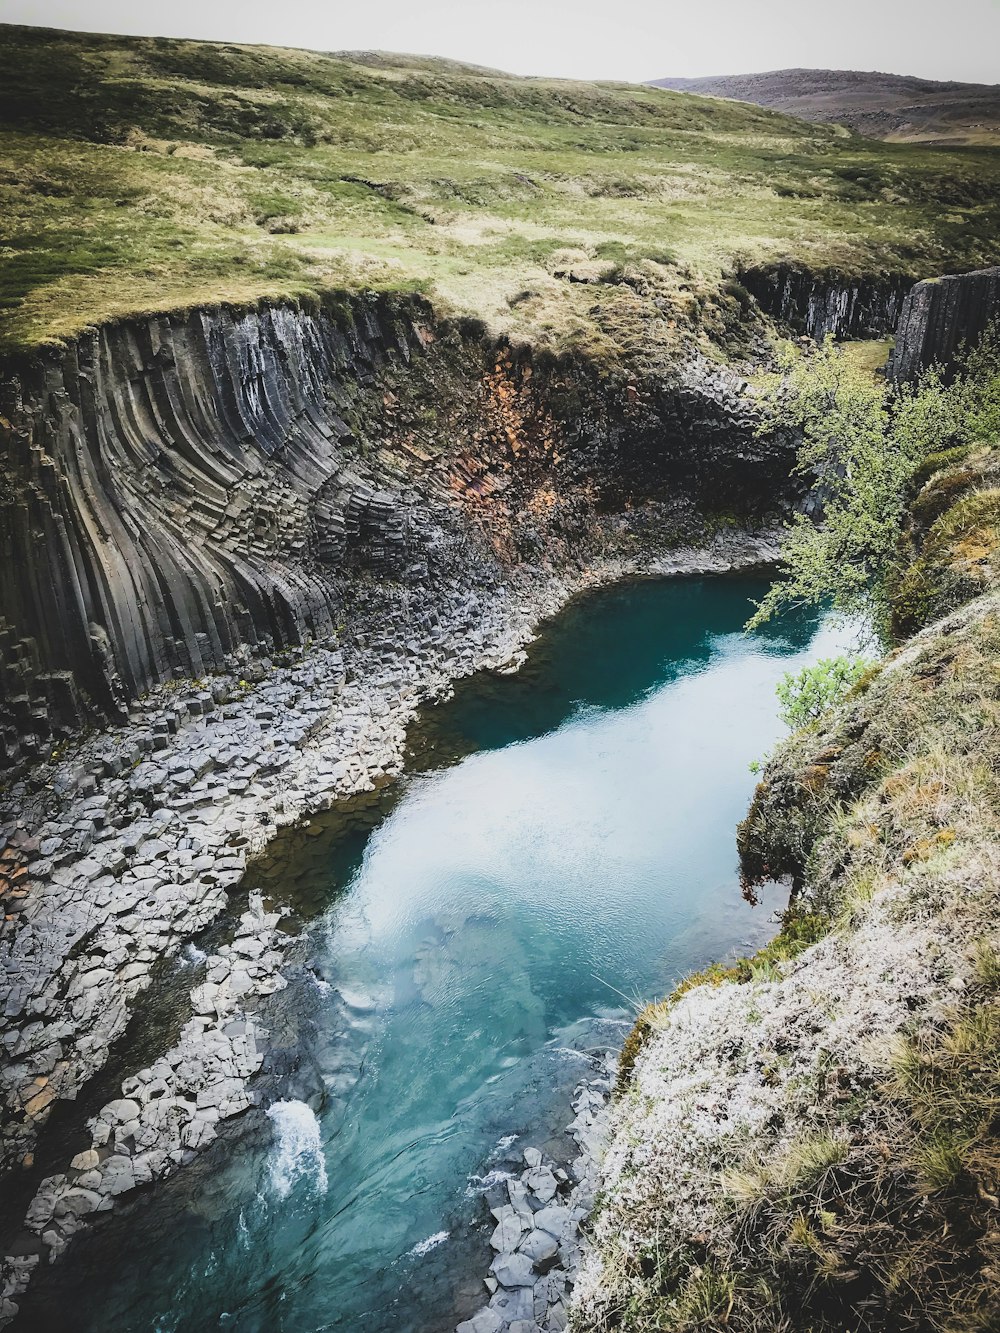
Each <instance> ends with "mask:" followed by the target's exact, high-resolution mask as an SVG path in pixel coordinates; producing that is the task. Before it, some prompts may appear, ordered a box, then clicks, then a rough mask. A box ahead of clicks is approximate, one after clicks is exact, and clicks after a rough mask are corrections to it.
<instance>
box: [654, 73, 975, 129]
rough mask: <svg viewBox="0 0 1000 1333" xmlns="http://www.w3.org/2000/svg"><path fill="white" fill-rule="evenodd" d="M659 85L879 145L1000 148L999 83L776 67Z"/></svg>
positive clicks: (657, 84)
mask: <svg viewBox="0 0 1000 1333" xmlns="http://www.w3.org/2000/svg"><path fill="white" fill-rule="evenodd" d="M652 86H653V87H655V88H673V89H675V90H676V91H678V92H688V93H701V94H703V95H706V96H709V97H729V98H735V99H736V100H737V101H740V102H753V103H756V104H757V105H758V106H769V107H773V108H774V109H775V110H777V111H783V112H785V113H786V114H787V115H790V116H801V117H802V118H803V119H804V120H814V121H819V122H822V123H825V124H830V123H834V122H835V123H838V124H841V125H847V126H848V127H849V128H850V129H852V130H854V131H856V132H857V133H858V134H865V135H869V136H871V137H872V138H875V139H892V140H898V141H900V142H909V143H920V142H923V143H939V144H948V145H951V146H954V145H957V144H978V145H980V146H987V147H993V148H1000V84H984V83H942V82H939V81H938V80H935V79H917V78H913V77H910V76H908V75H903V74H879V73H874V72H872V73H862V72H861V71H859V70H853V69H776V70H772V71H770V72H769V73H767V74H731V75H721V76H719V77H716V78H707V79H654V80H653V83H652Z"/></svg>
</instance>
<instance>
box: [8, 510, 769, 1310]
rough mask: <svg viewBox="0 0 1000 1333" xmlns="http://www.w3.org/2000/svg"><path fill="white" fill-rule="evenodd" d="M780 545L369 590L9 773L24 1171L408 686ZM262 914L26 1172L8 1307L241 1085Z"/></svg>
mask: <svg viewBox="0 0 1000 1333" xmlns="http://www.w3.org/2000/svg"><path fill="white" fill-rule="evenodd" d="M651 517H652V515H648V516H645V517H644V516H643V515H642V513H639V514H637V515H636V516H635V518H636V521H637V522H638V523H640V524H644V523H646V522H648V521H649V519H650V518H651ZM775 554H776V539H775V536H774V535H773V534H769V533H758V534H729V535H726V536H720V537H717V538H716V539H715V540H714V541H713V542H711V543H710V544H709V545H708V546H707V547H706V548H705V549H702V550H674V551H672V552H666V553H664V554H662V555H660V556H659V557H656V556H652V555H649V556H646V557H643V558H641V559H640V558H624V557H617V558H609V559H607V560H605V561H603V562H596V563H595V564H593V565H592V566H590V567H587V568H583V569H581V568H577V569H575V570H572V571H568V572H566V573H563V574H558V575H557V574H544V573H540V572H537V571H534V572H532V573H531V574H528V573H523V574H521V575H520V576H518V577H516V578H512V579H511V580H510V581H509V582H507V583H504V584H500V585H499V586H497V587H495V588H494V589H492V590H485V589H484V590H481V591H480V592H478V593H477V592H470V591H469V590H468V588H467V587H464V586H462V585H459V584H456V585H455V586H453V587H451V588H440V589H437V590H436V591H435V592H434V593H431V592H429V591H428V592H427V593H425V596H424V598H423V599H418V598H417V596H415V595H414V594H412V593H409V592H406V593H404V594H402V595H401V600H400V602H398V603H393V602H387V601H386V600H385V598H384V596H383V598H382V599H381V600H379V599H378V598H376V597H374V596H373V598H372V601H371V604H370V605H369V606H368V608H367V609H366V610H365V609H361V608H359V611H358V613H357V615H356V617H355V620H354V623H353V624H352V625H351V626H350V627H349V629H348V628H346V627H345V631H344V633H343V634H342V636H341V640H340V642H339V643H338V644H337V645H336V646H333V645H330V646H318V645H317V646H314V647H313V648H312V649H310V650H309V651H307V652H302V653H296V654H294V655H292V656H291V657H290V658H289V659H287V660H285V661H280V662H279V661H273V660H272V661H271V662H270V663H269V664H268V663H264V662H256V663H253V664H251V663H250V662H249V661H248V662H247V664H246V665H245V666H244V667H243V668H242V670H243V672H244V673H245V674H243V675H242V676H238V675H236V674H234V673H228V674H225V675H219V676H217V677H213V678H211V679H210V680H206V681H204V682H201V683H200V684H199V685H197V686H190V687H182V688H180V689H166V690H160V691H156V692H154V693H153V695H151V696H150V697H149V698H148V699H147V700H145V701H143V702H142V703H141V704H139V705H137V707H136V708H135V709H134V720H133V721H131V722H130V723H129V724H128V725H126V726H124V727H120V728H116V729H114V730H112V731H110V732H106V733H102V734H100V735H98V736H96V737H94V738H93V739H91V740H89V741H87V742H85V743H83V744H82V745H80V746H79V747H77V748H76V749H74V750H73V751H72V753H71V754H69V755H67V756H66V757H64V758H63V759H62V760H61V761H59V762H58V763H56V764H53V765H49V766H47V767H44V768H39V769H37V770H35V772H34V773H33V775H32V778H31V780H30V781H29V780H23V781H21V782H19V783H17V784H15V785H14V786H13V787H12V788H11V789H9V791H8V792H7V793H6V795H5V797H4V801H3V804H2V806H0V827H2V828H3V830H4V838H5V848H4V857H5V859H4V862H3V864H4V866H5V875H6V877H7V878H6V883H7V886H8V887H7V897H6V900H5V906H6V907H7V909H8V910H7V916H8V919H7V921H6V923H5V937H4V941H3V948H4V961H5V964H6V967H7V970H8V974H9V975H10V976H12V977H13V979H14V981H15V983H16V985H15V986H14V987H12V988H11V999H10V1000H9V1002H8V1014H7V1018H6V1022H7V1029H6V1034H5V1042H6V1048H7V1050H8V1052H9V1059H8V1061H7V1063H6V1065H5V1069H4V1075H3V1078H4V1083H3V1095H4V1101H5V1108H6V1110H5V1120H4V1150H5V1160H6V1162H7V1163H8V1164H9V1166H16V1164H17V1163H18V1162H20V1163H21V1169H22V1170H23V1169H27V1170H31V1169H32V1167H33V1158H32V1151H33V1146H34V1142H35V1139H36V1137H37V1135H38V1134H39V1132H40V1131H42V1129H43V1127H44V1124H45V1122H46V1120H47V1118H48V1116H49V1114H50V1112H51V1108H52V1107H53V1106H54V1104H55V1103H56V1101H57V1099H65V1098H70V1099H72V1098H74V1097H75V1096H76V1095H77V1094H78V1093H79V1092H80V1090H81V1089H82V1088H83V1087H84V1085H85V1084H86V1081H87V1080H88V1078H90V1077H91V1076H92V1075H93V1074H94V1072H95V1071H96V1070H97V1069H99V1068H100V1067H101V1065H102V1064H103V1063H104V1061H105V1060H106V1059H107V1057H108V1053H109V1051H110V1050H111V1047H112V1045H113V1043H114V1042H115V1041H116V1040H117V1039H118V1038H119V1037H120V1036H121V1034H122V1033H123V1032H124V1030H125V1028H126V1026H127V1024H128V1022H129V1019H130V1017H131V1015H132V1014H133V1013H134V1012H135V1010H136V1008H137V1005H138V1004H140V1003H141V994H142V992H143V990H144V989H145V988H146V987H147V986H148V985H149V983H150V979H151V974H152V967H153V964H154V962H155V961H157V960H158V959H163V958H164V957H167V956H169V955H170V954H172V953H176V951H177V950H178V949H179V948H180V947H181V946H182V944H183V943H184V942H185V941H186V940H188V939H190V938H191V937H192V936H193V935H196V934H197V932H198V931H200V930H201V929H203V928H204V927H205V926H206V925H207V924H208V923H209V922H210V921H212V920H214V919H216V918H218V917H219V916H220V914H222V913H224V912H225V911H226V910H227V906H228V903H229V901H230V899H229V894H230V893H231V892H232V891H233V890H234V889H236V887H237V886H238V884H239V881H240V879H241V877H242V873H243V868H244V866H245V865H246V862H247V858H248V857H249V856H252V855H253V854H255V853H256V852H259V851H260V850H261V849H262V848H263V847H264V846H265V845H266V844H267V842H268V841H269V839H270V838H271V837H272V836H273V835H274V833H275V832H276V830H277V829H278V828H279V827H281V826H283V825H287V824H289V823H291V822H293V821H295V820H299V819H301V818H302V817H303V816H305V815H307V814H308V813H310V812H311V811H315V810H319V809H323V808H328V807H329V806H330V805H331V804H332V803H333V802H334V801H336V800H338V799H340V798H341V797H343V796H346V795H350V794H352V793H356V792H360V791H365V790H370V789H372V788H374V787H375V786H377V785H379V784H381V783H382V782H385V781H386V780H388V779H389V778H391V777H392V776H393V775H394V774H395V773H397V772H398V771H399V769H400V767H401V763H402V755H403V745H404V740H405V729H406V724H407V722H408V721H409V719H410V718H411V717H412V716H413V713H414V710H415V709H416V707H417V706H418V704H419V703H420V702H421V701H423V700H425V699H427V698H430V697H437V696H440V695H442V694H443V693H444V692H446V691H447V689H448V688H449V683H450V681H452V680H454V679H455V678H457V677H458V676H461V675H464V674H468V673H469V672H471V671H474V670H478V669H483V668H495V667H499V666H503V665H505V664H510V663H512V662H514V663H516V660H517V655H518V654H519V653H520V652H521V650H522V649H523V647H524V645H525V644H526V643H527V642H528V641H529V640H530V638H531V637H532V634H533V630H534V626H535V625H536V624H537V622H538V621H539V620H540V619H541V618H543V617H545V616H546V615H549V614H551V613H552V612H554V611H555V610H556V609H558V607H559V606H561V605H562V604H563V603H564V602H565V601H566V599H567V598H568V597H570V596H572V595H573V594H574V593H575V592H576V591H578V590H580V589H582V588H585V587H588V586H593V585H594V584H597V583H600V582H605V581H608V580H611V579H614V578H619V577H623V576H625V575H628V574H630V573H636V572H644V573H650V574H666V573H685V572H701V571H709V570H722V569H727V568H735V567H739V566H746V565H749V564H758V563H763V562H766V561H769V560H771V559H773V558H774V556H775ZM393 617H396V618H397V627H396V631H395V632H392V618H393ZM254 676H261V677H263V679H261V680H259V681H257V682H256V683H254V681H253V680H252V679H248V677H254ZM220 853H221V854H220ZM12 867H13V868H14V869H12ZM13 895H17V896H16V897H14V896H13ZM11 909H13V910H11ZM276 924H277V923H276V919H275V914H274V912H273V911H265V910H264V909H263V908H262V907H260V906H256V907H254V906H252V907H251V909H250V911H249V912H248V913H246V914H244V916H243V918H242V921H241V924H240V927H239V929H238V931H237V934H236V937H235V938H234V939H233V941H232V942H231V944H230V945H229V947H228V952H220V953H219V954H218V955H216V956H215V957H213V958H211V959H209V960H208V970H207V974H206V975H205V978H204V980H202V981H200V982H199V984H198V985H197V986H195V987H194V988H193V990H192V997H191V998H192V1006H191V1008H192V1016H191V1019H190V1021H189V1023H188V1024H187V1026H186V1027H185V1028H184V1031H183V1032H182V1034H181V1038H180V1040H179V1041H178V1043H177V1044H176V1045H175V1047H174V1048H173V1049H172V1050H170V1051H169V1052H167V1053H165V1054H164V1055H163V1056H162V1057H161V1058H160V1059H158V1060H157V1061H156V1062H155V1063H154V1064H153V1065H152V1066H150V1067H149V1068H148V1069H145V1070H137V1071H136V1072H135V1073H134V1074H133V1075H132V1077H131V1078H130V1079H129V1080H128V1081H127V1083H126V1085H125V1086H124V1087H123V1088H122V1096H121V1097H120V1098H116V1099H115V1100H114V1101H113V1102H112V1103H111V1104H110V1105H109V1106H108V1107H107V1108H106V1109H105V1110H104V1111H102V1112H101V1113H100V1114H99V1115H98V1116H97V1117H96V1119H95V1120H94V1121H93V1122H92V1124H91V1129H92V1138H93V1142H92V1147H91V1148H90V1149H89V1150H88V1153H87V1155H86V1156H85V1160H84V1159H83V1158H80V1159H77V1158H74V1163H75V1164H74V1163H66V1165H65V1169H64V1170H63V1171H61V1172H58V1173H56V1174H55V1175H54V1176H52V1175H50V1176H48V1177H47V1178H46V1179H45V1180H43V1181H40V1182H39V1186H38V1189H37V1191H36V1195H35V1199H34V1202H33V1203H32V1205H31V1208H30V1209H29V1211H28V1215H27V1219H26V1224H25V1227H24V1228H23V1230H22V1231H21V1234H20V1235H19V1236H17V1237H16V1238H15V1241H14V1243H13V1244H12V1245H10V1246H9V1247H8V1248H9V1251H10V1256H9V1258H8V1260H7V1266H6V1278H5V1295H4V1300H5V1301H6V1302H7V1304H6V1305H5V1307H4V1310H5V1317H7V1318H9V1317H11V1316H12V1314H13V1312H14V1306H15V1304H16V1296H17V1294H18V1293H19V1292H20V1291H23V1290H24V1289H25V1287H26V1285H27V1282H28V1281H29V1280H30V1275H31V1272H32V1270H33V1269H34V1268H35V1267H36V1266H37V1265H38V1263H40V1262H47V1261H49V1260H51V1259H52V1258H53V1257H56V1256H57V1255H58V1254H59V1253H61V1252H62V1249H63V1248H64V1247H65V1244H66V1242H67V1241H68V1240H69V1238H70V1237H71V1236H72V1235H73V1234H75V1232H76V1231H77V1230H78V1229H79V1227H80V1226H81V1225H84V1224H85V1222H84V1219H85V1218H86V1217H87V1216H88V1215H89V1214H90V1213H91V1212H93V1213H97V1212H100V1211H103V1210H106V1209H107V1208H108V1207H110V1206H113V1202H114V1200H116V1199H119V1198H121V1197H123V1196H126V1195H127V1194H128V1193H129V1192H130V1191H131V1190H132V1189H134V1188H137V1187H139V1186H142V1185H145V1184H148V1183H149V1182H150V1181H152V1180H154V1179H156V1178H157V1177H159V1176H162V1175H165V1174H169V1173H171V1172H173V1171H174V1170H176V1169H177V1167H178V1166H179V1165H182V1164H183V1163H184V1162H185V1161H188V1160H190V1159H191V1158H192V1157H193V1156H194V1155H195V1154H196V1153H197V1151H198V1150H199V1148H200V1147H202V1146H205V1145H206V1144H207V1143H208V1142H210V1141H211V1138H212V1137H213V1134H214V1129H213V1126H214V1125H215V1124H217V1123H218V1121H219V1120H222V1119H225V1118H226V1117H228V1116H231V1115H235V1114H238V1113H239V1111H241V1110H242V1109H244V1107H245V1106H246V1105H248V1104H249V1101H248V1094H247V1091H246V1084H247V1081H248V1080H249V1079H250V1078H251V1077H252V1075H253V1073H254V1072H255V1071H256V1069H257V1068H258V1067H259V1065H260V1051H261V1046H262V1043H263V1041H264V1040H265V1034H264V1033H263V1032H262V1031H260V1029H259V1027H258V1026H257V1024H256V1023H255V1021H254V1019H253V1017H252V1015H251V1014H249V1013H248V1012H247V1011H248V1009H249V1008H250V1007H252V1005H253V1003H254V1000H255V997H256V996H258V995H260V994H261V993H266V992H267V990H269V989H273V988H274V987H276V986H278V985H280V984H281V979H280V947H278V946H279V945H280V936H277V935H275V926H276ZM136 1108H138V1110H136ZM90 1154H93V1156H91V1155H90ZM81 1182H85V1183H81ZM67 1200H68V1202H67Z"/></svg>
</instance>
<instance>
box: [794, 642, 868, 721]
mask: <svg viewBox="0 0 1000 1333" xmlns="http://www.w3.org/2000/svg"><path fill="white" fill-rule="evenodd" d="M872 665H873V663H872V662H870V661H869V660H868V659H867V658H865V657H824V658H822V659H821V660H820V661H819V662H817V663H816V664H815V666H807V667H804V668H803V669H802V670H801V671H799V672H797V673H795V672H791V671H786V672H785V674H784V676H783V677H782V679H781V680H780V681H779V683H778V685H777V688H776V691H775V692H776V694H777V696H778V702H779V703H780V704H781V720H782V721H783V722H784V723H785V724H786V725H787V726H789V727H791V729H792V730H793V731H798V729H799V728H800V727H806V726H808V725H809V724H810V723H811V722H816V721H818V720H819V718H820V717H821V716H822V715H823V713H825V712H826V710H827V709H828V708H832V707H833V705H834V704H837V703H839V702H840V701H841V699H843V698H844V696H845V695H846V694H848V692H849V691H850V690H851V689H852V688H853V686H855V685H856V684H857V683H858V681H859V680H860V679H861V677H862V676H863V675H864V674H865V672H866V671H868V670H869V669H870V668H871V666H872Z"/></svg>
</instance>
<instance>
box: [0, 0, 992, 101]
mask: <svg viewBox="0 0 1000 1333" xmlns="http://www.w3.org/2000/svg"><path fill="white" fill-rule="evenodd" d="M0 19H3V20H4V21H5V22H8V23H37V24H43V25H46V26H48V27H55V28H82V29H86V30H88V31H90V32H119V33H140V34H144V35H147V36H167V37H208V38H212V39H214V40H221V41H227V40H228V41H237V42H269V43H273V44H276V45H281V46H306V47H312V48H314V49H316V50H323V51H334V50H356V49H372V48H377V49H381V50H387V51H407V52H416V53H420V54H427V55H439V56H451V57H453V58H455V59H458V60H470V61H473V62H475V63H477V64H482V65H492V66H494V67H496V68H498V69H505V70H510V71H512V72H513V73H515V74H554V75H565V76H567V77H574V78H585V79H597V78H604V79H630V80H636V81H638V80H642V79H653V78H660V77H663V76H666V75H679V76H697V75H703V74H742V73H745V72H751V71H757V70H769V69H783V68H786V67H788V66H796V65H801V66H808V67H812V68H827V69H831V68H832V69H863V70H870V69H878V70H887V71H891V72H893V73H897V74H920V75H923V76H924V77H926V78H937V79H967V80H972V81H975V82H981V83H997V82H1000V0H488V2H484V0H168V3H166V4H163V3H157V4H148V3H142V0H0Z"/></svg>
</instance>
